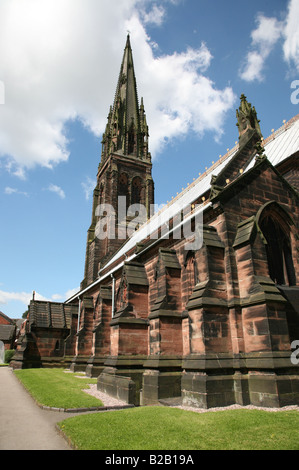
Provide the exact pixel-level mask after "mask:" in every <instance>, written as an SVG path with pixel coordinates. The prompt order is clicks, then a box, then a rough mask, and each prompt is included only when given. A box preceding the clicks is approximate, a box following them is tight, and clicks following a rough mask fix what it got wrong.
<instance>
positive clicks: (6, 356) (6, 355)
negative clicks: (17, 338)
mask: <svg viewBox="0 0 299 470" xmlns="http://www.w3.org/2000/svg"><path fill="white" fill-rule="evenodd" d="M15 352H16V351H15V350H14V349H6V350H5V353H4V362H5V364H9V363H10V361H11V360H12V357H13V355H14V353H15Z"/></svg>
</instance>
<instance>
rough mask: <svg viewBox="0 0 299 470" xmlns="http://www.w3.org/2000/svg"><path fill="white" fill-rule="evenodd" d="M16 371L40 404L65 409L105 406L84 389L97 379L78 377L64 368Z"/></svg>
mask: <svg viewBox="0 0 299 470" xmlns="http://www.w3.org/2000/svg"><path fill="white" fill-rule="evenodd" d="M14 373H15V374H16V376H17V377H18V379H19V380H20V381H21V382H22V383H23V385H24V386H25V387H26V389H27V390H28V391H29V393H30V394H31V395H32V396H33V398H34V399H35V400H36V401H37V403H39V404H40V405H45V406H51V407H54V408H64V409H67V408H91V407H95V406H96V407H98V406H103V403H102V402H101V401H100V400H98V399H97V398H95V397H93V396H91V395H88V394H87V393H85V392H83V391H82V390H83V389H88V388H89V385H88V384H92V383H96V379H91V378H78V377H76V376H75V375H74V374H72V373H66V372H65V371H64V370H63V369H23V370H15V371H14Z"/></svg>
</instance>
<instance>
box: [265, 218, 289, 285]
mask: <svg viewBox="0 0 299 470" xmlns="http://www.w3.org/2000/svg"><path fill="white" fill-rule="evenodd" d="M260 229H261V231H262V233H263V235H264V237H265V239H266V242H267V243H266V253H267V260H268V266H269V274H270V277H271V279H272V280H273V281H274V282H275V283H276V284H279V285H290V286H293V285H296V275H295V270H294V264H293V258H292V249H291V241H290V236H289V234H288V232H289V230H288V224H287V223H285V222H284V221H283V220H279V218H278V217H277V216H275V214H274V216H273V215H271V214H267V215H265V216H264V217H263V219H262V221H261V222H260Z"/></svg>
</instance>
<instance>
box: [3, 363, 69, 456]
mask: <svg viewBox="0 0 299 470" xmlns="http://www.w3.org/2000/svg"><path fill="white" fill-rule="evenodd" d="M64 418H65V416H64V413H59V412H54V411H45V410H42V409H41V408H39V407H38V406H37V405H36V404H35V402H34V400H33V399H32V398H31V396H30V395H29V394H28V393H27V392H26V391H25V389H24V388H23V386H22V385H21V384H20V383H19V381H18V379H17V378H16V376H15V375H14V374H13V372H12V370H11V369H10V368H9V367H0V450H71V448H70V447H69V446H68V444H67V442H66V441H65V439H64V438H63V437H62V436H61V435H60V434H59V433H58V431H57V430H56V428H55V423H57V422H58V421H62V420H63V419H64Z"/></svg>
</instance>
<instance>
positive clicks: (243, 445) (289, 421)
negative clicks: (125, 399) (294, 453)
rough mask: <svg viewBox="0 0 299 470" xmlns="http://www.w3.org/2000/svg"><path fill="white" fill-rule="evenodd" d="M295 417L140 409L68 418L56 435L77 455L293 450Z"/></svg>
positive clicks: (295, 445)
mask: <svg viewBox="0 0 299 470" xmlns="http://www.w3.org/2000/svg"><path fill="white" fill-rule="evenodd" d="M298 426H299V413H298V412H297V411H288V412H287V411H279V412H276V413H273V412H268V411H260V410H226V411H217V412H207V413H195V412H192V411H185V410H181V409H177V408H166V407H165V408H164V407H152V406H150V407H140V408H133V409H129V410H121V411H114V412H111V413H109V412H108V413H96V414H87V415H81V416H77V417H73V418H69V419H67V420H64V421H62V422H60V423H59V427H60V429H61V430H62V431H63V432H64V433H65V434H66V436H68V438H69V439H70V440H71V442H72V443H73V444H74V446H75V447H76V448H78V449H79V450H286V449H289V450H298V449H299V442H298V432H297V429H298Z"/></svg>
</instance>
